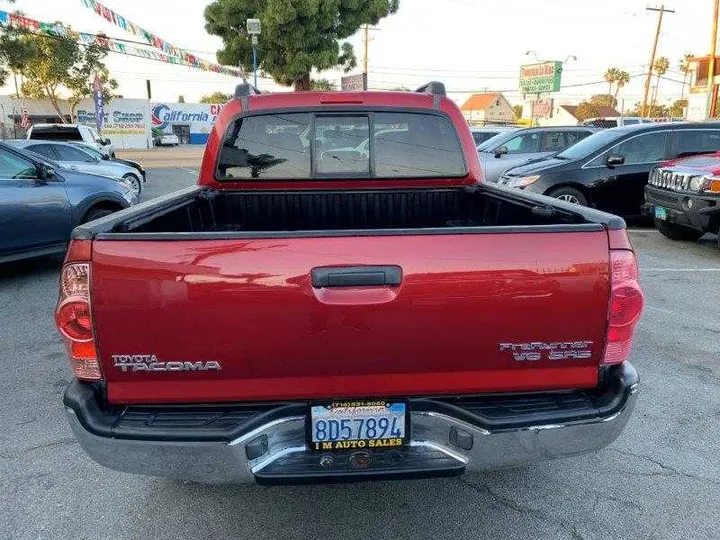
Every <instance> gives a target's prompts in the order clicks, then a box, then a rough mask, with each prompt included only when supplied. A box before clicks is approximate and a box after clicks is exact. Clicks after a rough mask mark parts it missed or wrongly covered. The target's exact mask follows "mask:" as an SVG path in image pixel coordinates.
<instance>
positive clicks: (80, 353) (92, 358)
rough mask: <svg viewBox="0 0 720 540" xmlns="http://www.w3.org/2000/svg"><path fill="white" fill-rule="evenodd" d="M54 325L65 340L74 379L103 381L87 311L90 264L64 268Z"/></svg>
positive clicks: (71, 264) (90, 318)
mask: <svg viewBox="0 0 720 540" xmlns="http://www.w3.org/2000/svg"><path fill="white" fill-rule="evenodd" d="M55 323H56V324H57V327H58V330H59V331H60V334H61V335H62V337H63V339H64V340H65V345H66V347H67V350H68V355H69V357H70V358H69V361H70V367H71V368H72V370H73V372H74V373H75V376H76V377H77V378H79V379H85V380H99V379H102V373H101V372H100V363H99V362H98V358H97V352H96V349H95V335H94V332H93V322H92V312H91V309H90V264H89V263H69V264H66V265H65V266H64V267H63V269H62V274H61V276H60V299H59V301H58V306H57V308H56V309H55Z"/></svg>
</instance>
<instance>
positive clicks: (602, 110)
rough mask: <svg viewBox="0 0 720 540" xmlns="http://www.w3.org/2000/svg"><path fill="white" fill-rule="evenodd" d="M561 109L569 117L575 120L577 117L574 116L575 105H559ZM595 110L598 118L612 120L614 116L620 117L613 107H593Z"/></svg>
mask: <svg viewBox="0 0 720 540" xmlns="http://www.w3.org/2000/svg"><path fill="white" fill-rule="evenodd" d="M560 107H561V108H563V109H565V110H566V111H567V112H568V113H569V114H570V115H571V116H573V117H574V118H577V115H576V114H575V113H576V112H577V109H578V106H577V105H560ZM595 108H596V109H597V112H598V113H597V116H598V117H599V118H600V117H602V118H608V117H609V118H613V117H616V116H621V114H620V112H619V111H618V110H616V109H615V107H606V106H601V107H595Z"/></svg>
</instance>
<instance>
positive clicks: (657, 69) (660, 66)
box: [651, 56, 670, 116]
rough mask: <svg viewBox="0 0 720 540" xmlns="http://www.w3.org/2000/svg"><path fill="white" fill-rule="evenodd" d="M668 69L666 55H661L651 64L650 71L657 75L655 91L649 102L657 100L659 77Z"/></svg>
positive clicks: (668, 64) (668, 63)
mask: <svg viewBox="0 0 720 540" xmlns="http://www.w3.org/2000/svg"><path fill="white" fill-rule="evenodd" d="M668 69H670V60H668V58H667V57H666V56H661V57H660V58H658V59H657V60H655V63H654V64H653V65H652V71H653V72H654V73H655V76H656V77H657V79H656V83H655V92H654V93H653V98H652V102H651V103H653V104H654V103H655V102H656V101H657V97H658V90H659V88H660V78H661V77H662V76H663V75H665V74H666V73H667V70H668ZM651 116H652V115H651Z"/></svg>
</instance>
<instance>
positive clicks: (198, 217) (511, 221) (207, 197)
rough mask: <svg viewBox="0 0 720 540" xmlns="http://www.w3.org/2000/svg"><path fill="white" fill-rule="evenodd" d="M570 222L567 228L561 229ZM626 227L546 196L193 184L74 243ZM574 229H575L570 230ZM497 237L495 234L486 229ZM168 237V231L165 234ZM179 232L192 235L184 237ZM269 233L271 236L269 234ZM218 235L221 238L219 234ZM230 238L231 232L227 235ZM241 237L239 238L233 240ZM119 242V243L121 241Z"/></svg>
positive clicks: (78, 235) (77, 234)
mask: <svg viewBox="0 0 720 540" xmlns="http://www.w3.org/2000/svg"><path fill="white" fill-rule="evenodd" d="M559 225H565V226H566V227H563V228H562V229H557V226H559ZM547 226H552V227H553V228H552V230H554V231H559V230H566V231H568V230H585V231H588V230H599V229H602V228H603V227H607V228H610V229H620V228H623V227H624V223H623V221H622V220H621V219H620V218H617V217H616V216H611V215H609V214H605V213H602V212H597V211H594V210H592V209H590V208H586V207H580V206H576V205H568V204H567V203H562V202H561V201H557V200H554V199H549V198H546V197H542V196H530V197H527V196H525V194H523V197H518V195H517V194H515V193H512V192H510V191H509V190H504V189H502V188H493V187H485V186H483V187H477V188H448V189H393V190H357V191H346V190H343V191H331V190H323V191H220V190H217V191H216V190H211V189H203V188H199V187H191V188H188V189H185V190H181V191H178V192H176V193H173V194H170V195H168V196H165V197H161V198H158V199H155V200H153V201H149V202H147V203H143V204H141V205H138V206H136V207H135V208H131V209H129V210H126V211H124V212H120V213H118V214H114V215H112V216H108V217H107V218H105V219H102V220H99V221H96V222H94V223H90V224H87V225H84V226H82V227H78V228H77V229H76V230H75V231H74V233H73V238H75V239H90V238H94V237H96V236H97V235H101V237H102V238H107V236H105V235H107V234H117V233H120V234H122V235H123V238H126V239H127V238H128V237H127V236H126V235H127V234H132V233H134V234H141V235H142V236H141V237H140V238H150V235H152V238H157V239H160V238H168V239H170V238H173V239H178V240H179V239H186V238H188V235H190V234H191V235H192V236H197V234H198V233H200V234H201V237H207V236H209V234H202V233H238V235H239V236H243V237H247V236H248V235H249V236H252V237H258V236H277V235H278V234H282V235H290V236H298V235H302V236H308V235H310V236H313V235H332V232H333V231H334V232H336V233H338V232H339V233H340V234H345V233H343V232H342V231H353V235H367V234H403V233H410V232H411V233H413V234H423V233H425V234H441V233H444V234H453V233H458V232H463V231H465V230H467V232H481V231H479V230H478V229H479V228H488V227H493V228H494V227H502V228H503V229H502V230H503V231H505V232H509V230H508V229H507V227H514V228H520V230H524V231H527V232H532V231H533V230H534V231H536V232H543V231H547V230H548V229H547V228H546V227H547ZM567 226H571V227H570V228H568V227H567ZM486 232H492V231H486ZM165 233H167V234H165ZM177 233H186V234H180V235H178V234H177ZM268 233H269V234H268ZM211 236H217V235H216V234H212V235H211ZM223 236H224V237H227V234H225V235H223ZM233 236H234V235H233ZM114 238H117V237H115V236H114Z"/></svg>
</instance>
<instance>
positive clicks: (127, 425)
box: [55, 83, 643, 484]
mask: <svg viewBox="0 0 720 540" xmlns="http://www.w3.org/2000/svg"><path fill="white" fill-rule="evenodd" d="M419 92H420V93H419V94H410V93H402V92H369V93H367V94H363V95H362V96H360V97H361V99H353V103H352V104H343V105H342V106H340V107H339V106H338V105H337V104H336V103H335V101H334V100H333V99H332V94H330V93H322V92H297V93H274V94H268V95H264V94H262V95H256V94H255V92H254V91H253V89H252V87H251V86H249V85H247V84H241V85H239V87H238V89H237V91H236V96H237V99H234V100H232V101H231V102H229V103H227V104H226V105H225V106H224V107H223V109H222V111H221V112H220V114H219V117H218V119H217V121H216V122H215V125H214V127H213V130H212V131H211V133H210V135H209V140H208V143H207V146H206V150H205V156H204V159H203V166H202V167H201V171H200V178H199V183H198V185H197V186H193V187H189V188H186V189H184V190H181V191H176V192H174V193H172V194H169V195H166V196H165V197H160V198H158V199H154V200H152V201H148V202H146V203H144V204H142V205H139V206H137V207H135V208H130V209H128V210H125V211H123V212H120V213H118V214H116V215H115V216H109V217H108V218H106V219H104V220H101V221H95V222H93V223H88V224H85V225H82V226H80V227H78V228H76V229H75V231H74V233H73V244H72V246H73V249H71V250H70V256H69V257H68V258H67V260H66V264H65V266H64V267H63V270H62V274H61V283H62V286H61V289H60V291H61V292H60V300H59V303H58V306H57V310H56V314H55V320H56V323H57V325H58V328H59V331H60V334H61V335H62V337H63V340H64V341H65V342H66V344H67V350H68V351H69V355H70V358H69V361H70V365H71V367H72V370H73V372H74V374H75V380H74V381H73V382H72V383H71V384H70V385H69V386H68V387H67V389H66V391H65V395H64V405H65V407H64V410H65V413H66V416H67V419H68V421H69V423H70V426H71V428H72V431H73V432H74V433H75V436H76V437H77V439H78V440H79V442H80V444H81V445H82V447H83V448H84V449H85V451H86V452H87V453H88V454H89V455H90V456H91V457H92V458H93V459H95V460H96V461H97V462H99V463H101V464H103V465H106V466H108V467H111V468H114V469H118V470H120V471H125V472H132V473H142V474H150V475H157V476H167V477H173V478H184V479H189V480H193V481H197V482H204V483H213V482H221V483H224V482H259V483H269V484H271V483H283V482H303V481H306V482H307V481H332V480H339V479H343V480H367V479H371V478H378V477H384V478H401V477H408V476H425V475H428V476H443V475H457V474H461V473H463V472H466V471H479V470H484V469H492V468H497V467H508V466H518V465H521V464H522V465H525V464H528V463H532V462H535V461H538V460H545V459H550V458H558V457H562V456H575V455H577V454H580V453H583V452H590V451H594V450H597V449H599V448H601V447H604V446H605V445H607V444H610V443H611V442H612V441H613V440H615V438H616V437H617V436H618V435H619V434H620V432H621V431H622V429H623V427H624V426H625V424H626V422H627V421H628V418H629V417H630V415H631V411H632V409H633V405H634V403H635V400H636V397H637V395H638V376H637V373H636V371H635V369H634V368H633V367H632V365H631V364H630V363H628V361H627V360H628V355H629V353H630V345H631V341H632V334H633V329H634V326H635V324H636V322H637V321H638V318H639V317H640V314H641V310H642V304H643V297H642V292H641V290H640V286H639V284H638V275H637V264H636V260H635V255H634V253H633V251H632V248H631V246H630V243H629V240H628V237H627V234H626V231H625V224H624V222H623V220H622V219H620V218H618V217H616V216H612V215H609V214H606V213H603V212H598V211H597V210H594V209H591V208H586V207H582V206H578V205H572V204H568V203H565V202H562V201H557V200H552V199H548V198H546V197H541V196H538V195H534V194H528V193H523V192H522V191H517V190H508V189H503V188H499V187H497V186H495V185H492V184H485V183H483V182H482V181H481V180H482V173H481V170H480V162H479V160H478V156H477V151H476V147H475V143H474V141H473V138H472V135H471V134H470V129H469V128H468V125H467V123H466V121H465V119H464V118H463V116H462V114H461V112H460V110H459V108H458V107H457V106H456V105H455V103H454V102H453V101H452V100H450V99H448V98H447V97H446V96H445V89H444V86H442V85H441V84H439V83H430V84H429V85H427V86H425V87H423V88H421V89H420V91H419ZM281 126H283V129H279V128H280V127H281ZM287 126H294V129H285V127H287ZM308 126H311V132H310V134H309V135H310V136H309V138H308V139H309V144H308V145H307V146H306V145H304V144H303V142H302V138H301V137H300V133H302V132H303V131H304V130H305V129H306V128H307V127H308ZM371 126H393V128H394V129H393V130H390V131H388V130H385V132H384V133H379V131H380V130H378V132H377V133H376V131H375V129H372V127H371ZM318 128H319V129H320V130H322V131H323V134H324V133H325V132H326V131H328V130H327V129H326V128H331V129H332V131H336V129H335V128H337V131H338V132H341V133H346V134H352V136H353V139H354V140H356V141H362V140H364V139H365V138H370V139H371V143H370V145H369V155H368V156H365V155H363V154H362V153H361V152H360V151H357V150H355V151H354V153H353V151H351V150H348V148H352V146H353V145H348V144H346V143H344V142H343V141H339V142H340V145H339V148H341V149H342V152H341V153H342V157H340V156H339V155H336V154H334V153H333V150H328V149H327V148H321V147H320V145H317V144H316V141H317V135H318V132H317V131H316V130H318ZM539 207H540V210H542V211H538V208H539ZM75 248H76V249H75ZM610 267H612V269H613V271H612V272H608V268H610ZM90 277H92V279H90ZM90 313H92V317H90V316H89V314H90ZM478 329H480V332H479V333H478ZM81 347H82V349H81ZM80 349H81V352H78V353H76V352H75V351H76V350H80Z"/></svg>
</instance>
